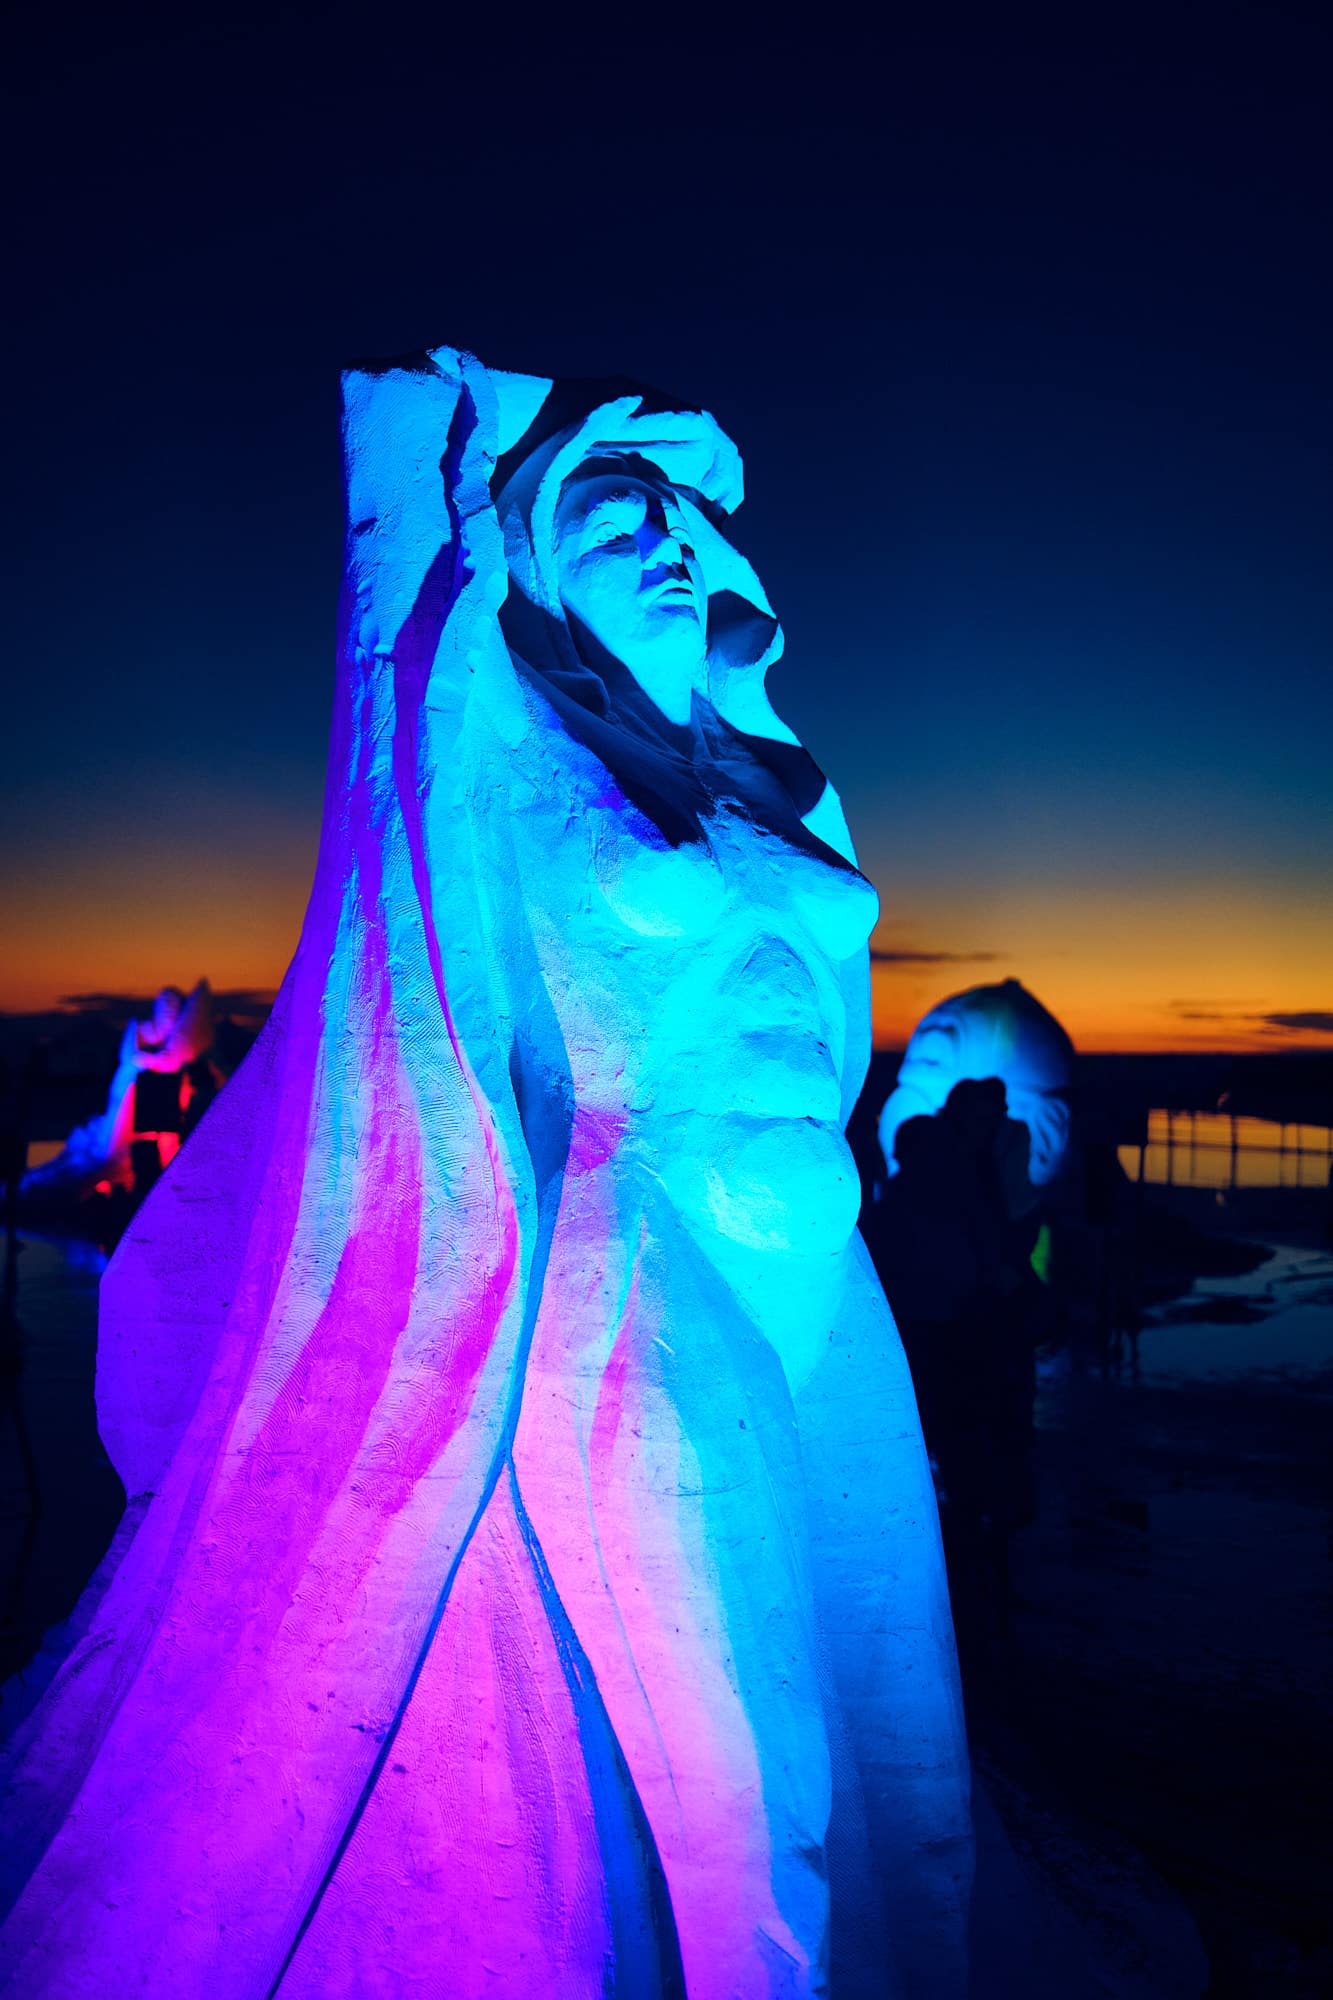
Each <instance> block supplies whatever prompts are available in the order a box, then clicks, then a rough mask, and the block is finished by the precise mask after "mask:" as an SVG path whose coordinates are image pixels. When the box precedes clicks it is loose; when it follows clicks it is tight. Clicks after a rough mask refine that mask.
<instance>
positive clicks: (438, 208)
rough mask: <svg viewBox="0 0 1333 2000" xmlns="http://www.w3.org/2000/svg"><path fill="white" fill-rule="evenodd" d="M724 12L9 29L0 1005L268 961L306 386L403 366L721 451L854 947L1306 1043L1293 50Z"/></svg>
mask: <svg viewBox="0 0 1333 2000" xmlns="http://www.w3.org/2000/svg"><path fill="white" fill-rule="evenodd" d="M747 11H751V12H753V14H754V18H755V23H756V25H755V27H754V30H753V32H752V34H751V35H750V36H749V37H748V38H747V37H746V36H744V35H743V34H742V33H741V32H740V31H739V29H737V28H734V27H732V26H731V25H729V23H728V19H727V17H726V16H725V15H724V14H722V13H721V12H720V11H719V12H716V13H713V12H708V11H705V12H704V13H701V14H695V15H683V14H679V13H670V14H668V13H663V12H660V11H659V12H656V13H654V14H653V15H652V16H649V15H647V14H643V15H641V16H640V17H639V18H638V19H637V20H635V19H633V18H632V17H631V16H630V15H629V13H627V12H615V13H607V12H605V11H602V12H599V13H597V14H596V15H593V14H591V13H588V12H586V11H578V12H571V13H570V15H569V17H568V19H562V20H560V21H558V22H555V21H550V22H549V23H548V25H545V26H534V25H533V17H532V15H531V13H530V10H527V9H523V8H520V9H517V10H509V11H507V12H502V11H501V10H499V9H496V10H495V11H494V13H493V15H491V16H489V17H487V18H485V19H483V18H481V17H480V16H478V17H477V18H476V23H475V25H472V26H460V24H459V21H458V19H457V18H455V17H451V16H450V14H449V13H448V11H447V10H444V9H438V8H437V9H433V10H430V11H429V12H426V11H421V12H417V13H414V12H412V11H410V10H404V9H401V8H386V9H383V10H379V11H377V10H374V9H372V8H369V7H366V8H363V9H362V10H361V11H360V15H359V19H358V16H357V15H354V14H353V13H351V12H350V11H344V10H341V9H337V8H335V9H331V10H313V9H306V10H302V12H301V13H300V14H298V13H297V12H295V11H284V10H278V11H277V12H276V13H275V12H274V11H273V10H271V9H270V10H265V13H264V15H263V16H262V18H261V16H260V15H259V14H258V13H257V12H256V13H254V14H250V15H244V14H240V13H237V12H235V11H231V12H225V13H224V12H221V11H210V10H208V9H204V10H199V11H194V12H192V13H191V16H190V19H189V20H188V21H182V20H181V19H178V18H176V17H175V16H174V15H173V14H171V13H167V12H165V11H164V12H163V14H162V15H161V17H160V23H161V25H160V26H157V27H154V26H153V25H152V17H151V16H150V15H149V14H148V13H145V12H143V11H142V10H141V11H139V13H138V15H137V19H136V20H135V21H134V22H131V23H130V24H128V25H127V24H126V23H124V22H122V21H116V20H114V19H108V20H105V21H103V22H102V23H101V24H100V25H99V26H97V27H95V28H93V29H90V30H87V31H82V30H76V28H75V27H74V25H73V23H72V22H71V21H70V19H69V18H68V17H54V16H47V17H44V18H38V19H36V20H33V19H29V21H28V22H27V24H26V26H25V27H24V28H23V29H22V30H21V32H20V42H19V46H18V47H17V48H16V50H15V51H14V52H13V54H14V57H15V61H14V69H13V76H12V80H11V91H12V95H13V99H14V102H13V105H12V107H11V110H10V112H9V114H8V120H9V128H10V132H9V143H10V145H11V146H12V147H13V149H14V156H13V159H12V162H11V167H10V187H11V192H16V193H17V195H18V205H19V217H18V230H17V237H18V241H17V245H16V248H15V251H14V253H13V265H14V270H15V273H16V276H17V280H18V283H17V289H16V293H15V308H13V309H11V324H10V329H9V331H10V335H11V340H12V341H13V342H14V343H15V351H14V353H13V355H12V359H11V362H10V367H9V370H8V374H7V380H8V383H9V386H10V392H11V401H10V407H9V412H8V425H7V428H8V430H9V433H10V445H11V466H12V470H11V474H10V479H9V482H8V486H7V495H6V499H7V511H8V513H9V517H10V518H9V524H8V526H7V530H6V538H7V547H8V549H9V552H10V554H11V557H15V558H17V563H18V567H17V570H16V576H17V581H16V583H15V584H14V585H12V586H11V592H10V593H9V595H8V600H7V614H8V626H9V633H8V636H9V646H10V659H11V665H12V672H13V682H14V690H13V693H12V694H11V697H10V715H11V720H12V722H13V724H14V738H13V741H14V745H15V750H16V755H14V757H13V763H14V768H15V770H16V772H17V782H15V783H13V784H11V785H10V786H9V787H8V788H7V791H6V796H5V799H4V802H3V806H2V807H0V812H2V813H3V820H0V834H3V838H4V842H5V853H6V859H7V863H8V862H9V861H10V860H11V859H13V860H14V861H15V862H16V863H17V866H16V867H15V868H14V869H13V871H12V875H11V887H10V890H9V891H7V892H6V894H7V900H8V903H9V909H8V914H7V918H6V929H7V932H8V933H9V935H10V936H12V937H14V938H15V939H16V943H17V950H16V951H15V952H14V953H13V954H12V955H11V952H10V950H9V949H7V950H6V954H5V956H6V984H5V988H4V991H0V1005H11V1006H13V1005H19V1004H30V1003H32V1002H33V997H34V996H35V995H37V994H38V993H39V989H40V990H41V991H47V990H48V989H51V990H52V991H54V989H55V988H58V987H64V986H68V985H80V986H89V987H93V986H95V987H99V988H101V987H107V986H114V985H115V984H116V983H118V981H120V980H128V979H130V978H131V973H130V965H131V962H132V960H133V959H134V952H135V950H139V955H140V957H141V958H142V960H143V972H142V975H141V976H140V977H139V978H137V979H134V980H133V981H132V983H133V984H134V985H135V986H137V987H142V986H145V985H149V984H151V983H153V981H154V980H155V979H156V978H158V977H161V978H167V977H173V976H174V977H177V978H183V977H185V976H187V975H188V976H190V977H193V976H194V974H195V973H196V972H197V971H210V970H211V971H213V972H214V976H215V977H216V976H221V977H223V979H224V983H234V984H250V983H257V984H262V983H266V982H271V981H272V980H273V979H275V978H276V977H277V976H278V974H279V973H280V971H281V964H282V961H283V960H284V959H285V956H286V954H287V952H288V951H289V950H290V947H291V945H292V944H293V943H294V942H295V928H296V925H297V924H298V923H299V914H300V907H301V901H302V898H303V894H304V889H305V886H306V882H307V880H308V873H309V866H310V862H311V859H312V857H313V845H314V838H315V833H316V829H317V818H318V800H319V791H320V784H321V777H322V765H323V754H324V741H325V730H326V718H327V710H328V702H329V688H330V662H331V641H332V630H333V617H334V607H335V597H336V587H337V564H338V552H339V500H338V486H337V476H338V467H337V416H336V412H337V404H336V392H337V371H338V367H339V365H340V364H341V363H342V362H344V361H346V360H347V359H349V358H353V357H356V356H358V355H365V354H386V353H394V352H399V351H407V350H411V349H414V348H419V347H421V346H423V345H426V344H428V343H432V342H436V341H449V342H452V343H454V344H458V345H467V346H471V347H473V348H474V349H475V350H476V351H477V352H478V353H479V354H481V355H482V357H483V358H484V359H486V360H490V361H493V362H496V363H498V364H500V365H505V366H512V367H518V368H524V369H529V370H531V371H533V372H541V373H561V372H570V373H577V374H599V373H603V372H614V373H624V374H630V375H635V376H638V377H640V378H641V379H644V380H647V381H653V382H657V383H660V384H662V385H663V386H665V387H668V388H673V389H677V390H679V391H680V392H681V393H682V394H683V395H685V396H687V397H689V398H691V399H692V400H699V401H703V402H704V403H706V404H707V405H709V406H710V407H712V408H713V409H714V411H715V412H716V414H717V415H718V416H719V417H720V418H721V419H722V421H723V422H724V423H725V424H727V426H728V427H729V428H730V429H731V430H732V431H733V433H734V434H735V436H736V437H737V439H738V441H739V443H740V444H741V447H742V449H743V451H744V453H745V456H746V462H747V474H748V485H749V492H750V498H749V499H748V501H747V503H746V506H745V509H744V512H743V514H742V515H741V517H740V520H739V521H738V524H737V531H738V537H739V539H741V540H742V542H743V543H744V545H745V546H746V548H747V551H748V552H749V553H750V554H751V555H752V557H753V558H754V560H755V563H756V566H757V567H758V569H759V571H760V574H761V575H762V576H763V577H764V579H765V581H766V583H767V585H768V588H769V591H770V594H771V595H772V597H773V599H774V601H775V603H776V605H777V608H778V610H779V612H780V614H781V616H782V618H783V621H784V624H785V625H786V628H787V635H788V655H787V659H786V661H785V662H784V663H783V664H782V665H781V666H780V667H779V668H778V669H777V670H776V671H775V674H774V677H773V688H774V692H775V696H776V698H777V701H778V705H779V707H780V708H781V709H782V710H783V711H784V713H786V714H787V716H788V718H789V719H790V720H791V721H792V723H793V724H794V725H795V726H796V727H797V728H798V730H799V731H800V732H801V733H802V734H803V735H804V736H805V737H806V739H807V740H808V742H809V743H810V746H811V748H812V749H813V750H814V751H815V753H816V755H817V756H818V757H819V759H820V761H821V762H822V763H823V764H824V765H825V766H826V768H827V769H828V770H829V771H830V773H831V775H832V776H833V777H834V779H835V781H836V782H837V783H838V784H839V786H840V788H841V789H842V791H843V793H844V796H845V799H846V802H847V805H848V809H849V816H850V817H851V819H852V823H853V827H854V830H855V831H856V833H857V835H858V838H859V840H860V843H861V847H862V850H863V856H864V859H865V862H866V865H867V868H868V870H869V872H870V873H871V874H872V875H873V876H874V878H875V879H876V881H877V882H878V884H879V886H880V888H881V892H882V894H883V896H884V900H885V925H884V930H883V933H882V935H881V940H880V942H881V943H882V944H886V945H888V946H889V947H890V948H892V947H893V946H895V945H900V946H903V947H907V946H911V947H914V948H917V949H922V950H927V951H931V950H934V951H939V952H941V953H946V952H947V953H956V954H963V955H964V956H965V955H966V954H967V953H969V952H976V953H982V952H985V953H993V954H995V955H996V957H997V958H1003V959H1004V961H1005V967H1004V969H1006V970H1014V971H1017V972H1019V973H1020V974H1023V973H1026V974H1027V975H1028V976H1029V977H1030V978H1034V983H1036V984H1037V985H1038V988H1039V990H1041V991H1042V992H1043V997H1047V998H1052V999H1053V1002H1058V1004H1059V1006H1062V1007H1063V1008H1064V1011H1065V1013H1066V1015H1067V1017H1068V1018H1070V1020H1071V1025H1072V1026H1074V1027H1075V1031H1076V1033H1078V1032H1080V1023H1081V1024H1082V1029H1081V1031H1082V1032H1083V1034H1084V1036H1085V1038H1086V1039H1088V1040H1089V1041H1096V1040H1098V1039H1100V1040H1101V1041H1102V1042H1103V1044H1105V1042H1106V1041H1107V1040H1108V1038H1109V1039H1110V1040H1115V1039H1116V1038H1117V1036H1118V1037H1119V1038H1120V1039H1122V1040H1126V1041H1131V1042H1132V1041H1134V1040H1136V1039H1137V1040H1140V1041H1142V1040H1144V1039H1147V1040H1152V1039H1153V1038H1154V1037H1156V1038H1157V1039H1162V1038H1163V1037H1165V1038H1167V1039H1170V1036H1171V1033H1172V1023H1173V1021H1174V1020H1175V1019H1176V1018H1177V1017H1178V1016H1181V1015H1183V1014H1184V1013H1185V1012H1186V1011H1193V1012H1197V1011H1199V1008H1200V1007H1201V1006H1203V1005H1215V1007H1216V1009H1217V1010H1218V1012H1219V1014H1220V1016H1221V1018H1222V1022H1223V1025H1224V1027H1225V1030H1226V1033H1227V1034H1233V1035H1234V1036H1238V1037H1240V1038H1241V1039H1244V1037H1245V1036H1246V1035H1248V1034H1250V1033H1251V1032H1261V1031H1262V1016H1263V1014H1264V1012H1265V1011H1273V1010H1276V1009H1280V1008H1283V1007H1285V1008H1287V1009H1288V1010H1294V1009H1305V1010H1309V1009H1313V1008H1317V1007H1320V1006H1323V1007H1327V1006H1329V1005H1330V1004H1333V990H1331V989H1333V956H1331V955H1330V954H1331V953H1333V946H1330V945H1329V944H1328V943H1327V939H1328V936H1329V931H1330V928H1331V927H1330V924H1329V916H1330V898H1329V891H1328V886H1327V885H1328V882H1329V879H1330V864H1331V863H1333V831H1331V828H1333V813H1330V810H1329V807H1330V796H1329V794H1330V783H1329V768H1330V746H1331V745H1333V671H1330V662H1331V655H1333V646H1331V645H1330V639H1331V637H1333V582H1331V581H1330V578H1331V575H1333V572H1331V570H1330V563H1329V546H1330V527H1331V526H1333V505H1331V504H1330V502H1331V494H1330V475H1329V457H1328V448H1329V444H1330V430H1331V429H1333V424H1331V422H1330V391H1329V375H1330V366H1331V359H1330V357H1331V356H1333V312H1331V311H1330V303H1331V301H1330V281H1329V275H1328V271H1329V254H1328V243H1329V222H1330V214H1329V208H1330V204H1329V190H1330V186H1333V172H1331V171H1330V169H1331V168H1333V159H1331V158H1330V148H1329V141H1328V129H1329V118H1328V104H1329V102H1330V85H1333V64H1330V49H1331V46H1333V44H1331V41H1330V28H1329V25H1328V22H1329V17H1328V14H1327V10H1325V9H1320V8H1315V7H1311V8H1308V9H1305V8H1302V9H1294V8H1288V7H1284V6H1272V5H1265V6H1262V7H1254V8H1229V9H1217V8H1204V7H1198V8H1194V7H1190V8H1185V7H1175V8H1172V7H1167V8H1158V9H1154V10H1145V11H1144V12H1143V13H1142V14H1140V15H1135V14H1132V13H1127V12H1123V11H1119V10H1117V11H1116V12H1114V13H1107V14H1104V15H1100V14H1099V15H1098V16H1097V17H1096V18H1095V19H1094V18H1092V17H1091V16H1090V15H1089V14H1088V12H1087V10H1070V9H1066V10H1060V11H1059V12H1051V13H1049V14H1046V13H1041V14H1038V13H1028V14H1026V15H1015V14H1012V13H1009V14H1006V15H1005V16H1004V17H1003V18H1001V17H1000V14H999V12H998V10H988V12H987V13H986V14H984V15H982V14H980V13H974V12H970V11H966V10H964V11H954V12H952V13H946V12H945V11H944V10H936V12H935V14H934V16H933V17H932V18H931V19H930V20H925V19H919V20H913V21H912V22H910V23H909V24H907V25H895V24H894V22H893V21H892V20H889V21H888V22H887V23H886V22H885V21H880V22H879V23H877V24H874V25H872V26H869V27H857V28H855V29H854V28H852V27H851V26H850V25H849V24H848V23H847V22H846V21H845V20H843V19H841V18H839V14H838V12H836V11H828V12H827V13H826V14H821V13H820V12H819V11H818V10H815V11H812V12H808V13H807V14H806V16H805V18H804V19H803V20H796V21H794V22H792V23H791V24H789V25H786V26H783V25H782V24H781V23H780V22H779V21H778V20H777V19H776V18H770V19H767V20H764V19H762V17H761V16H760V15H759V13H758V10H747ZM15 885H17V886H15ZM247 912H250V913H254V912H262V921H261V920H260V919H259V918H258V917H256V918H255V920H254V923H253V927H252V931H251V932H250V933H249V934H248V936H249V943H248V947H247V943H246V939H247V930H246V924H247ZM1191 926H1193V935H1194V938H1195V941H1196V949H1195V955H1194V958H1193V960H1189V959H1184V958H1182V954H1181V950H1180V939H1181V937H1182V935H1183V932H1184V931H1185V930H1188V929H1189V928H1190V927H1191ZM132 931H134V933H135V936H136V937H137V939H138V944H135V945H134V946H133V949H132V942H133V941H132V939H131V932H132ZM1321 937H1322V938H1323V939H1324V940H1325V943H1324V944H1323V945H1321V943H1320V939H1321ZM140 946H141V950H140ZM247 948H248V950H249V957H248V958H247V955H246V953H247ZM173 950H174V951H175V954H176V958H173V956H172V954H173ZM1043 954H1045V956H1044V957H1043ZM176 959H181V960H188V963H185V962H182V963H177V962H176ZM196 959H198V960H199V962H198V963H197V964H196V962H195V961H196ZM251 961H253V962H251ZM976 962H977V963H978V964H983V963H990V962H991V960H990V959H986V960H982V959H980V958H978V960H977V961H976ZM1062 964H1063V966H1064V971H1063V972H1062V971H1061V966H1062ZM15 965H18V966H20V974H19V976H15V974H14V972H13V970H12V968H13V967H14V966H15ZM1117 965H1118V966H1122V967H1123V966H1126V965H1132V966H1133V967H1134V968H1135V972H1134V977H1133V979H1129V980H1128V982H1127V983H1125V982H1122V986H1123V990H1121V988H1115V990H1114V991H1112V988H1113V987H1114V985H1115V982H1114V980H1112V981H1111V986H1108V985H1107V979H1108V976H1109V975H1108V971H1107V968H1108V967H1112V968H1114V967H1115V966H1117ZM79 967H84V968H85V969H84V970H82V971H80V970H79V969H78V968H79ZM1034 967H1035V968H1037V972H1036V975H1035V977H1034V974H1033V968H1034ZM1190 973H1193V974H1194V975H1195V978H1194V980H1193V984H1192V985H1191V987H1190V990H1188V991H1186V990H1184V988H1183V987H1182V981H1184V980H1186V978H1187V976H1188V975H1189V974H1190ZM968 976H969V975H968V974H967V972H966V968H965V967H964V970H963V973H962V975H961V976H960V977H959V978H956V979H954V980H953V983H954V984H959V983H966V982H967V977H968ZM975 976H981V975H979V974H978V975H975ZM941 979H943V981H944V984H943V985H941ZM1062 980H1063V981H1064V984H1063V986H1062V985H1061V981H1062ZM947 984H948V976H947V975H946V974H945V973H944V970H943V968H938V969H937V976H936V977H935V979H934V982H933V985H932V982H931V979H930V977H929V976H928V975H927V974H925V973H923V974H922V975H921V979H920V983H919V985H915V986H906V985H901V984H900V985H898V986H893V985H892V984H891V983H890V984H888V985H886V986H885V988H884V990H883V991H882V992H880V993H879V994H877V1001H878V1004H879V1007H880V1012H881V1017H882V1019H883V1020H888V1018H889V1017H890V1016H891V1015H896V1014H897V1013H901V1012H903V1010H906V1011H907V1012H909V1013H910V1011H911V1009H912V1008H913V1007H914V1006H917V1005H918V1003H920V1004H925V1003H926V1002H928V1001H929V1000H930V999H931V998H933V997H935V990H934V989H935V988H939V989H940V990H946V989H947ZM1098 993H1101V994H1102V995H1103V997H1104V998H1105V1000H1106V1007H1104V1008H1103V1010H1102V1012H1103V1014H1104V1015H1105V1019H1104V1020H1103V1019H1102V1017H1101V1016H1099V1015H1097V1014H1096V1006H1095V1004H1094V1002H1095V996H1096V995H1097V994H1098ZM1117 995H1118V997H1117ZM1187 1002H1189V1003H1194V1004H1193V1007H1192V1008H1188V1009H1187V1007H1186V1003H1187ZM1106 1008H1109V1009H1110V1012H1109V1013H1107V1012H1106ZM1117 1008H1119V1014H1118V1015H1116V1009H1117ZM1136 1010H1137V1011H1136ZM1154 1010H1155V1011H1154ZM1173 1010H1174V1011H1173ZM1112 1015H1116V1019H1117V1020H1119V1021H1120V1023H1121V1026H1120V1028H1117V1027H1116V1026H1115V1024H1114V1022H1113V1021H1112V1018H1111V1017H1112Z"/></svg>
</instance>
